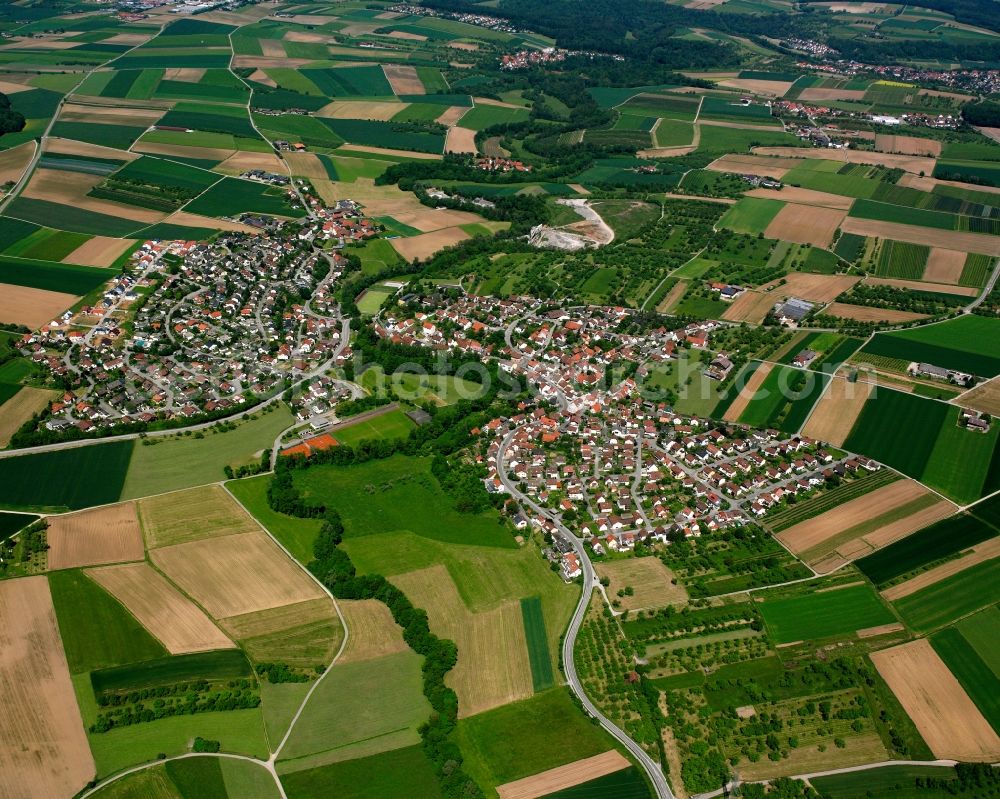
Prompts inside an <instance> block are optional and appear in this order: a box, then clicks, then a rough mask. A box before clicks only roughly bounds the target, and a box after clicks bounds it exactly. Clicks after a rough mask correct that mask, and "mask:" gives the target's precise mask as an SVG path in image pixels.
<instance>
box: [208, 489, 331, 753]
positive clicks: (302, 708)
mask: <svg viewBox="0 0 1000 799" xmlns="http://www.w3.org/2000/svg"><path fill="white" fill-rule="evenodd" d="M255 476H256V475H255ZM222 488H223V490H224V491H225V492H226V493H227V494H229V496H230V497H231V498H232V500H233V501H234V502H235V503H236V504H237V505H239V506H240V508H241V509H242V510H243V512H244V513H246V514H247V515H248V516H249V517H250V518H251V519H253V521H254V524H256V525H257V526H258V527H260V529H261V530H263V531H264V534H265V535H267V536H268V538H270V539H271V540H272V541H274V543H275V544H277V545H278V546H279V547H280V548H281V551H282V552H284V553H285V555H286V556H288V557H289V558H290V559H291V561H292V563H294V564H295V565H296V566H298V567H299V568H300V569H302V571H304V572H305V573H306V574H307V575H308V576H309V578H310V579H311V580H312V581H313V582H314V583H316V585H318V586H319V587H320V589H321V590H322V591H323V593H325V594H326V595H327V596H328V597H330V601H331V602H333V607H334V610H336V611H337V616H338V617H339V618H340V624H341V626H342V627H343V628H344V638H343V640H342V641H341V642H340V648H339V649H338V650H337V652H336V654H335V655H334V656H333V660H331V661H330V664H329V665H328V666H327V667H326V670H325V671H324V672H323V673H322V674H321V675H320V676H319V678H318V679H316V681H315V682H313V684H312V686H311V687H310V688H309V690H308V691H307V692H306V695H305V697H303V699H302V703H301V704H300V705H299V709H298V710H297V711H295V715H294V716H292V720H291V721H290V722H289V724H288V729H287V730H286V731H285V735H284V737H283V738H282V739H281V741H280V742H279V743H278V747H277V749H274V750H272V752H271V757H270V758H269V759H268V761H267V762H268V763H269V764H270V765H271V766H272V768H273V766H274V763H275V761H276V760H277V759H278V755H280V754H281V750H282V749H284V747H285V744H287V743H288V739H289V738H290V737H291V735H292V731H293V730H294V729H295V725H296V723H297V722H298V720H299V717H301V715H302V713H303V712H304V711H305V709H306V705H307V704H308V703H309V700H310V699H311V698H312V695H313V693H314V692H315V691H316V689H317V688H319V686H320V683H322V682H323V680H325V679H326V677H327V675H328V674H330V672H332V671H333V667H334V665H336V663H337V660H338V659H339V658H340V656H341V655H342V654H343V653H344V650H345V649H347V642H348V640H349V639H350V637H351V633H350V630H348V628H347V619H345V618H344V613H343V611H342V610H341V609H340V603H338V602H337V598H336V597H335V596H334V595H333V593H332V592H331V591H330V589H329V588H327V587H326V586H325V585H324V584H323V583H322V581H321V580H320V579H319V578H318V577H317V576H316V575H315V574H313V573H312V572H311V571H309V569H307V568H306V567H305V566H304V565H302V564H301V563H300V562H299V561H298V560H297V559H296V558H295V557H294V556H293V555H292V553H291V552H289V551H288V549H287V548H286V547H285V545H284V544H282V543H281V542H280V541H279V540H278V539H277V538H276V537H275V536H274V535H273V534H272V533H271V531H270V530H268V529H267V527H265V526H264V524H263V523H262V522H261V521H260V520H259V519H258V518H257V517H256V516H254V515H253V514H252V513H250V511H249V509H248V508H247V507H246V506H245V505H244V504H243V503H242V502H240V500H239V499H238V498H237V497H236V495H235V494H233V492H232V491H230V490H229V488H228V487H227V486H226V484H225V483H223V484H222ZM265 736H266V731H265Z"/></svg>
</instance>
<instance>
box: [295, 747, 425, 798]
mask: <svg viewBox="0 0 1000 799" xmlns="http://www.w3.org/2000/svg"><path fill="white" fill-rule="evenodd" d="M281 784H282V785H283V786H284V787H285V791H286V793H287V794H288V797H289V799H329V797H330V796H336V797H337V799H385V797H387V796H406V797H407V799H441V791H440V789H439V788H438V782H437V777H436V776H435V774H434V769H433V767H432V766H431V764H430V761H429V760H428V759H427V757H426V756H425V755H424V750H423V747H422V746H408V747H406V748H404V749H393V750H391V751H389V752H382V753H380V754H377V755H371V756H369V757H361V758H357V759H356V760H346V761H343V762H341V763H331V764H330V765H328V766H319V767H317V768H312V769H307V770H304V771H296V772H293V773H291V774H285V775H283V776H282V777H281Z"/></svg>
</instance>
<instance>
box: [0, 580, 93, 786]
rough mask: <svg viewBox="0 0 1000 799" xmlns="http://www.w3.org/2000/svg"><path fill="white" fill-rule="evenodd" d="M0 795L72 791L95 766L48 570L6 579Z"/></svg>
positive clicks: (0, 633) (2, 586)
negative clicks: (72, 679)
mask: <svg viewBox="0 0 1000 799" xmlns="http://www.w3.org/2000/svg"><path fill="white" fill-rule="evenodd" d="M0 619H3V620H4V623H3V624H2V625H0V704H2V707H3V713H0V796H3V797H4V799H35V797H40V796H46V797H47V796H74V795H75V794H76V793H77V792H78V791H80V790H82V789H83V787H84V786H85V785H86V784H87V781H88V780H90V779H92V778H93V776H94V773H95V769H94V759H93V757H92V756H91V754H90V746H89V744H88V743H87V736H86V734H85V733H84V727H83V719H82V718H81V716H80V709H79V707H78V706H77V703H76V695H75V694H74V692H73V683H72V682H71V681H70V676H69V666H67V664H66V653H65V651H64V650H63V645H62V639H61V638H60V637H59V627H58V625H57V623H56V613H55V609H54V608H53V607H52V595H51V594H50V593H49V584H48V581H47V580H46V579H45V578H44V577H23V578H20V579H17V580H5V581H4V582H2V583H0Z"/></svg>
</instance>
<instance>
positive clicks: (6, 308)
mask: <svg viewBox="0 0 1000 799" xmlns="http://www.w3.org/2000/svg"><path fill="white" fill-rule="evenodd" d="M108 277H111V276H110V275H109V276H108ZM78 299H79V297H76V296H75V295H73V294H63V293H62V292H60V291H46V290H45V289H32V288H28V287H27V286H15V285H12V284H10V283H0V322H8V323H10V324H14V325H27V326H28V327H30V328H36V327H41V326H42V325H44V324H46V323H47V322H51V321H52V320H53V319H55V318H56V317H57V316H58V315H59V314H61V313H62V312H63V311H65V310H66V309H67V308H69V307H70V306H71V305H73V304H74V303H75V302H76V301H77V300H78ZM3 407H6V405H4V406H3Z"/></svg>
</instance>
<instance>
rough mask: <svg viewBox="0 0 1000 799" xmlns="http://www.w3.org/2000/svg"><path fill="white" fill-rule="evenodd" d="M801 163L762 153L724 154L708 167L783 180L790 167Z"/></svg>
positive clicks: (715, 170)
mask: <svg viewBox="0 0 1000 799" xmlns="http://www.w3.org/2000/svg"><path fill="white" fill-rule="evenodd" d="M798 165H799V161H798V159H795V158H766V157H764V156H762V155H757V156H754V155H724V156H722V158H716V159H715V160H714V161H713V162H712V163H710V164H709V165H708V166H707V167H705V168H706V169H711V170H712V171H714V172H733V173H735V174H737V175H757V176H759V177H767V178H774V179H775V180H781V179H782V178H783V177H784V176H785V173H787V172H788V170H789V169H793V168H794V167H796V166H798Z"/></svg>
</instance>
